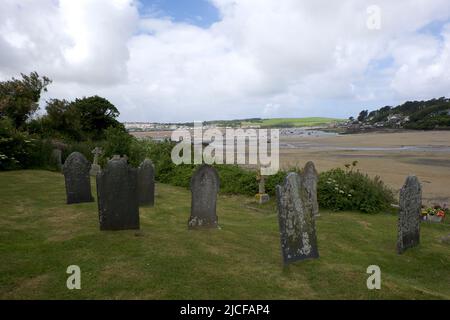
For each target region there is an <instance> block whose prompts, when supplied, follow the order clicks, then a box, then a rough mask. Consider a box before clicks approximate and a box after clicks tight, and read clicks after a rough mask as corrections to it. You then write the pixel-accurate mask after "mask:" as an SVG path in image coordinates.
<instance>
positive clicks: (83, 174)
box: [63, 152, 94, 204]
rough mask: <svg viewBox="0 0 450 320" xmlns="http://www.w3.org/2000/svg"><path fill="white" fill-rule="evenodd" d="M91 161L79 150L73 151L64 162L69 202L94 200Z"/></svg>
mask: <svg viewBox="0 0 450 320" xmlns="http://www.w3.org/2000/svg"><path fill="white" fill-rule="evenodd" d="M89 168H90V163H89V161H88V160H87V159H86V158H85V157H84V156H83V155H82V154H81V153H79V152H72V153H71V154H70V155H69V156H68V157H67V159H66V161H65V162H64V166H63V174H64V180H65V184H66V195H67V204H71V203H80V202H92V201H94V198H93V197H92V194H91V180H90V177H89Z"/></svg>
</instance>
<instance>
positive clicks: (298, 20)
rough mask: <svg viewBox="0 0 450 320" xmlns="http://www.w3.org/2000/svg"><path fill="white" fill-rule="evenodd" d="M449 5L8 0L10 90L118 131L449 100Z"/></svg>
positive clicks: (412, 1)
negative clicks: (114, 122) (13, 84)
mask: <svg viewBox="0 0 450 320" xmlns="http://www.w3.org/2000/svg"><path fill="white" fill-rule="evenodd" d="M449 70H450V5H449V3H448V0H397V1H390V0H370V1H365V0H340V1H329V0H315V1H309V0H140V1H138V0H77V1H72V0H21V1H16V0H0V80H2V81H3V80H7V79H10V78H11V77H20V73H30V72H32V71H37V72H38V73H39V74H40V75H45V76H47V77H49V78H50V79H52V80H53V83H52V84H51V85H50V86H49V87H48V92H46V93H45V94H43V95H42V97H41V101H40V105H41V108H42V109H45V102H46V100H48V99H50V98H59V99H67V100H73V99H75V98H80V97H83V96H92V95H99V96H102V97H105V98H107V99H108V100H110V101H111V102H112V103H113V104H114V105H115V106H116V107H117V108H118V109H119V111H120V113H121V115H120V120H121V121H148V122H153V121H157V122H181V121H197V120H213V119H239V118H254V117H261V118H272V117H309V116H326V117H338V118H348V117H349V116H355V115H357V114H358V113H359V111H360V110H362V109H369V110H373V109H376V108H379V107H382V106H385V105H392V106H394V105H397V104H400V103H402V102H404V101H407V100H423V99H430V98H438V97H442V96H447V97H449V96H450V72H449Z"/></svg>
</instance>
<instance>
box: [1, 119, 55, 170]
mask: <svg viewBox="0 0 450 320" xmlns="http://www.w3.org/2000/svg"><path fill="white" fill-rule="evenodd" d="M52 150H53V147H52V144H51V143H50V141H49V140H43V139H38V138H36V137H34V136H33V135H30V134H28V133H27V132H22V131H19V130H17V129H16V128H15V127H14V125H13V123H12V121H11V120H10V119H8V118H4V119H1V120H0V170H16V169H28V168H44V169H54V168H53V167H54V165H53V164H52V163H51V153H52Z"/></svg>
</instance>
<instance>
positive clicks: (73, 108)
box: [0, 72, 131, 170]
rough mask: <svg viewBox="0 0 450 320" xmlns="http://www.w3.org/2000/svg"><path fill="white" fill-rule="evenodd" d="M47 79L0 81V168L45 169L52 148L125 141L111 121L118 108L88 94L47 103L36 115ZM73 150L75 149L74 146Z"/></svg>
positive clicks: (112, 145) (121, 128) (120, 128)
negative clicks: (72, 99)
mask: <svg viewBox="0 0 450 320" xmlns="http://www.w3.org/2000/svg"><path fill="white" fill-rule="evenodd" d="M51 83H52V81H51V80H50V79H49V78H47V77H45V76H44V77H41V76H39V74H38V73H37V72H32V73H30V74H29V75H25V74H21V78H19V79H16V78H12V79H11V80H7V81H2V82H0V170H1V169H3V170H5V169H17V168H29V167H46V166H47V165H48V164H49V162H50V161H51V157H50V154H51V151H52V149H53V148H54V147H61V146H65V148H66V151H67V152H69V151H70V149H71V148H72V147H73V146H76V148H78V149H83V148H84V149H86V150H85V151H86V152H85V153H87V155H88V156H89V154H90V148H91V147H92V146H93V145H105V146H110V147H109V149H111V150H110V153H115V152H118V151H120V150H115V149H114V148H115V146H116V145H118V146H121V144H117V143H108V142H107V140H108V139H110V140H111V141H112V140H114V141H116V142H117V141H128V142H129V141H130V139H131V136H130V135H129V134H128V133H127V132H126V130H125V127H124V126H123V124H121V123H120V122H119V121H118V120H117V117H118V116H119V110H118V109H117V108H116V107H115V106H114V105H113V104H112V103H111V102H109V101H108V100H107V99H105V98H102V97H99V96H93V97H84V98H80V99H75V100H74V101H67V100H64V99H63V100H60V99H50V100H48V101H46V105H45V110H46V113H45V114H43V115H38V112H37V111H38V110H39V100H40V98H41V94H42V93H43V92H45V91H47V87H48V85H49V84H51ZM74 148H75V147H74Z"/></svg>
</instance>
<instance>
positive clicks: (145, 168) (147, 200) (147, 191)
mask: <svg viewBox="0 0 450 320" xmlns="http://www.w3.org/2000/svg"><path fill="white" fill-rule="evenodd" d="M138 192H139V205H150V206H153V205H154V204H155V168H154V166H153V163H152V161H151V160H150V159H145V160H144V161H143V162H142V163H141V165H140V166H139V168H138Z"/></svg>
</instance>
